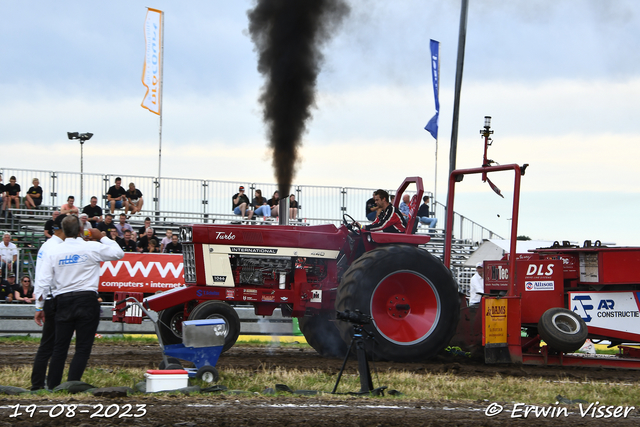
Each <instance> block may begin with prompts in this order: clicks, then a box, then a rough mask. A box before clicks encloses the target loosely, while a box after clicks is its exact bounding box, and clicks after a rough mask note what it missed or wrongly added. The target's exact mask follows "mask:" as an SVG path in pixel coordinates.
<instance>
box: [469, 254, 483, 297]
mask: <svg viewBox="0 0 640 427" xmlns="http://www.w3.org/2000/svg"><path fill="white" fill-rule="evenodd" d="M483 293H484V263H482V262H479V263H477V264H476V274H474V275H473V277H472V278H471V282H469V306H474V305H478V304H480V301H482V295H480V294H483Z"/></svg>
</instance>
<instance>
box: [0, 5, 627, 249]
mask: <svg viewBox="0 0 640 427" xmlns="http://www.w3.org/2000/svg"><path fill="white" fill-rule="evenodd" d="M469 3H470V6H469V15H468V31H467V44H466V59H465V68H464V79H463V86H462V98H461V107H460V122H459V123H460V125H459V126H460V127H459V140H458V144H459V146H458V159H457V166H458V167H460V168H463V167H476V166H480V164H481V160H482V140H481V138H480V135H479V130H480V129H481V127H482V124H483V117H484V116H485V115H491V116H492V117H493V128H494V130H495V135H494V143H493V146H492V147H491V148H490V151H489V157H490V158H492V159H493V160H495V161H497V162H498V163H500V164H507V163H519V164H522V163H529V164H530V167H529V169H528V170H527V173H526V176H525V177H524V178H523V181H522V183H523V190H522V203H521V215H520V233H519V234H526V235H528V236H530V237H532V238H535V239H548V240H575V241H580V242H582V241H583V240H585V239H591V240H596V239H600V240H602V241H606V242H617V243H618V244H635V245H638V244H640V231H639V229H640V227H638V226H637V225H636V223H637V218H638V214H637V213H638V211H639V210H640V202H639V196H640V194H639V192H640V189H639V188H638V185H637V183H636V182H637V178H636V175H637V170H638V165H637V164H638V158H639V157H640V120H639V115H640V114H639V113H640V102H639V99H640V67H639V62H640V61H639V59H640V58H639V54H638V52H640V22H639V21H640V2H637V1H634V0H608V1H601V0H582V1H575V0H571V1H569V0H549V1H546V0H528V1H519V0H518V1H509V2H505V1H499V0H482V1H480V0H470V1H469ZM252 5H253V2H252V1H248V0H247V1H241V0H234V1H228V0H203V1H193V0H191V1H181V2H177V1H166V0H156V1H155V2H151V3H150V2H148V1H145V2H142V1H137V0H123V1H114V0H112V1H110V2H106V3H104V2H103V3H96V2H87V1H72V0H65V1H64V2H51V1H36V0H34V1H21V2H16V1H9V0H0V7H1V8H2V10H1V13H0V40H1V42H0V58H1V62H0V64H1V65H0V143H1V144H2V147H3V156H2V165H3V166H4V167H17V168H25V169H45V170H50V169H51V170H59V171H72V172H77V171H79V169H80V166H79V149H78V146H77V145H78V144H77V142H71V141H68V140H67V138H66V132H67V131H80V132H87V131H88V132H93V133H94V134H95V136H94V138H93V139H92V140H91V141H89V142H88V143H87V144H86V145H85V150H84V162H85V166H84V167H85V171H86V172H96V173H115V174H123V175H124V174H141V175H157V170H158V118H157V116H155V115H154V114H151V113H150V112H148V111H147V110H145V109H143V108H142V107H140V103H141V101H142V98H143V96H144V93H145V88H144V86H143V85H142V83H141V74H142V61H143V55H144V35H143V22H144V18H145V13H146V7H147V6H149V7H155V8H158V9H162V10H164V11H165V23H166V26H165V60H164V65H165V75H164V105H163V108H164V115H163V159H164V160H163V166H162V169H163V172H162V175H163V176H170V177H190V178H201V179H216V180H233V181H238V180H246V181H247V182H272V181H273V171H272V168H271V160H270V153H269V152H268V149H267V142H266V139H265V130H264V126H263V123H262V121H261V107H260V105H259V104H258V102H257V98H258V96H259V91H260V87H261V85H262V82H263V80H262V77H261V76H260V75H259V73H258V72H257V69H256V64H257V61H256V54H255V52H254V50H253V44H252V42H251V40H250V38H249V37H248V36H247V31H246V29H247V23H248V20H247V10H249V9H250V8H251V7H252ZM351 6H352V10H351V14H350V16H349V17H348V19H346V20H345V21H344V23H343V25H342V27H341V28H340V29H339V30H338V31H337V32H336V34H335V36H334V39H333V40H332V41H331V42H330V43H328V44H327V46H326V48H325V51H324V52H325V58H326V61H325V63H324V66H323V68H322V71H321V74H320V77H319V82H318V101H317V108H316V109H315V110H314V112H313V115H314V117H313V119H312V121H311V122H309V124H308V133H307V134H306V135H305V138H304V146H303V149H302V152H301V156H302V158H301V160H300V162H299V164H298V175H297V178H296V179H295V183H296V184H307V185H342V186H361V187H382V188H395V187H396V186H397V185H399V184H400V182H401V181H402V179H403V178H404V177H405V176H410V175H420V176H422V177H423V178H424V181H425V186H426V187H427V189H429V190H430V191H435V190H436V189H435V188H434V181H435V174H434V166H435V164H434V154H435V140H434V139H433V138H432V137H431V136H430V135H429V133H427V132H426V131H425V130H423V127H424V125H425V124H426V122H427V121H428V120H429V119H430V118H431V116H432V115H433V114H434V101H433V91H432V89H431V75H430V68H429V66H430V64H429V39H431V38H432V39H436V40H439V41H440V42H441V69H440V72H441V85H442V86H441V92H440V103H441V114H440V140H439V142H438V185H437V195H438V200H439V201H441V202H444V198H445V194H446V181H447V175H448V165H449V146H450V139H451V122H452V109H453V107H452V106H453V85H454V80H455V60H456V54H457V40H458V25H459V18H460V1H458V0H446V1H442V0H438V1H436V0H415V1H414V0H399V1H394V2H389V1H383V0H358V1H355V0H354V1H352V2H351ZM512 175H513V174H512V173H506V174H500V175H497V176H496V177H494V178H492V180H494V182H496V184H497V185H498V186H499V187H500V188H501V189H502V190H503V193H504V194H505V196H506V197H505V200H502V199H500V198H499V197H497V196H496V195H494V194H493V193H492V192H491V190H490V189H489V187H488V186H487V185H486V184H483V183H481V181H480V178H479V177H477V176H470V177H467V178H466V179H465V180H464V181H463V183H461V184H460V185H459V188H458V190H457V191H458V192H459V198H458V199H457V200H456V206H455V208H456V211H458V212H460V213H462V214H463V215H465V216H466V217H468V218H471V219H473V220H475V221H476V222H478V223H480V224H482V225H485V226H487V227H489V228H491V229H493V230H495V231H496V232H498V233H500V234H502V235H504V236H507V235H508V229H509V221H508V219H509V218H511V214H510V210H511V196H512V191H511V188H512V182H513V176H512ZM25 184H28V183H24V184H23V185H25ZM498 215H499V216H498Z"/></svg>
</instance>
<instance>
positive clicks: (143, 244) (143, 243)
mask: <svg viewBox="0 0 640 427" xmlns="http://www.w3.org/2000/svg"><path fill="white" fill-rule="evenodd" d="M153 234H154V233H153V228H151V227H149V228H147V231H146V232H145V233H144V235H143V236H141V237H140V238H139V239H138V252H149V241H150V240H155V246H156V247H158V246H160V245H159V244H158V239H156V238H155V236H154V235H153Z"/></svg>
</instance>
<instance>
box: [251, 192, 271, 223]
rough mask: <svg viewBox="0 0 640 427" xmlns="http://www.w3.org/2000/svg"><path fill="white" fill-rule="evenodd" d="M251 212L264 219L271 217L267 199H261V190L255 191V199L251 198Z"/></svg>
mask: <svg viewBox="0 0 640 427" xmlns="http://www.w3.org/2000/svg"><path fill="white" fill-rule="evenodd" d="M252 205H253V207H254V208H255V211H254V212H253V213H254V214H255V215H256V216H263V217H265V218H270V217H271V207H270V206H269V204H268V203H267V199H265V198H264V197H262V190H256V197H254V198H253V203H252Z"/></svg>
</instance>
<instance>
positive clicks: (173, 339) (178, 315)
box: [158, 304, 184, 345]
mask: <svg viewBox="0 0 640 427" xmlns="http://www.w3.org/2000/svg"><path fill="white" fill-rule="evenodd" d="M158 320H159V321H160V324H159V325H158V327H159V329H160V338H162V343H163V344H164V345H171V344H182V321H183V320H184V305H182V304H180V305H176V306H175V307H169V308H167V309H166V310H162V311H161V312H160V313H158Z"/></svg>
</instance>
